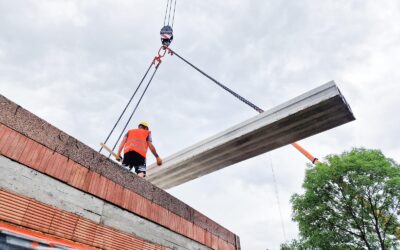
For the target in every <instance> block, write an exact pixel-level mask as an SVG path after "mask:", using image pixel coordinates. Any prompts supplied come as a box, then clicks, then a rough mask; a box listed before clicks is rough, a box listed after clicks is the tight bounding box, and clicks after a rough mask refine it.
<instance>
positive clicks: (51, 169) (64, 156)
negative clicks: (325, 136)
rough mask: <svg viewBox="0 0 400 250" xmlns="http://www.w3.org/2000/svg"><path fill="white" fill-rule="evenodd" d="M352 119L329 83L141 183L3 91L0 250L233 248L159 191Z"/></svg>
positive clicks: (234, 238)
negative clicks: (8, 97)
mask: <svg viewBox="0 0 400 250" xmlns="http://www.w3.org/2000/svg"><path fill="white" fill-rule="evenodd" d="M352 120H354V116H353V114H352V112H351V110H350V108H349V106H348V105H347V103H346V101H345V99H344V97H343V96H342V95H341V93H340V91H339V89H338V88H337V87H336V85H335V83H334V82H330V83H327V84H324V85H322V86H321V87H319V88H316V89H314V90H311V91H309V92H307V93H305V94H303V95H300V96H299V97H297V98H294V99H292V100H290V101H288V102H285V103H283V104H282V105H279V106H277V107H275V108H273V109H271V110H268V111H265V112H263V113H261V114H259V115H257V116H255V117H254V118H252V119H250V120H248V121H245V122H243V123H241V124H238V125H236V126H233V127H232V128H230V129H227V130H226V131H223V132H221V133H220V134H218V135H216V136H213V137H211V138H208V139H206V140H204V141H202V142H199V143H197V144H195V145H193V146H192V147H189V148H187V149H185V150H183V151H181V152H178V153H177V154H174V155H172V156H170V157H167V158H166V159H165V160H164V166H163V167H162V168H156V167H154V166H150V168H149V171H148V178H147V179H142V178H139V177H137V176H136V175H135V174H133V173H131V172H129V171H127V170H126V169H124V168H122V167H121V166H120V165H119V164H118V163H116V162H114V161H112V160H110V159H109V158H107V157H106V156H104V155H102V154H100V153H98V152H97V151H95V150H94V149H92V148H90V147H88V146H86V145H85V144H83V143H82V142H80V141H79V140H77V139H76V138H73V137H72V136H69V135H68V134H66V133H64V132H63V131H61V130H59V129H58V128H56V127H54V126H52V125H51V124H49V123H47V122H46V121H44V120H43V119H41V118H39V117H37V116H35V115H34V114H32V113H30V112H29V111H27V110H25V109H24V108H22V107H20V106H19V105H17V104H15V103H13V102H12V101H11V100H9V99H7V98H6V97H4V96H1V95H0V171H1V174H0V248H1V249H137V250H142V249H143V250H150V249H160V250H161V249H171V250H172V249H191V250H194V249H215V250H238V249H240V241H239V236H238V235H236V234H234V233H233V232H231V231H229V230H228V229H226V228H224V227H223V226H221V225H219V224H217V223H216V222H214V221H213V220H212V219H210V218H208V217H207V216H205V215H203V214H202V213H200V212H199V211H197V210H195V209H194V208H192V207H190V206H188V205H186V204H185V203H183V202H182V201H180V200H178V199H177V198H175V197H173V196H172V195H170V194H168V193H167V192H165V191H164V189H166V188H170V187H173V186H176V185H180V184H183V183H185V182H187V181H190V180H192V179H195V178H198V177H200V176H203V175H206V174H208V173H211V172H213V171H216V170H218V169H221V168H223V167H227V166H230V165H232V164H234V163H237V162H240V161H242V160H245V159H248V158H251V157H254V156H257V155H259V154H262V153H265V152H268V151H270V150H273V149H276V148H278V147H281V146H284V145H287V144H291V143H294V142H296V141H297V140H301V139H303V138H306V137H308V136H312V135H315V134H317V133H320V132H323V131H325V130H328V129H331V128H334V127H336V126H339V125H341V124H344V123H347V122H349V121H352ZM303 153H304V152H303Z"/></svg>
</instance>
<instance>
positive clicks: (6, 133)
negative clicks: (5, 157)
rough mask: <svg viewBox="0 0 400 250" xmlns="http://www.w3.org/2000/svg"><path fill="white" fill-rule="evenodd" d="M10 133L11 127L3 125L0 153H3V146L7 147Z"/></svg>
mask: <svg viewBox="0 0 400 250" xmlns="http://www.w3.org/2000/svg"><path fill="white" fill-rule="evenodd" d="M3 127H4V126H3ZM11 133H12V130H11V129H9V128H7V127H4V131H3V134H2V136H1V137H0V153H1V154H3V148H4V149H7V141H8V137H10V134H11Z"/></svg>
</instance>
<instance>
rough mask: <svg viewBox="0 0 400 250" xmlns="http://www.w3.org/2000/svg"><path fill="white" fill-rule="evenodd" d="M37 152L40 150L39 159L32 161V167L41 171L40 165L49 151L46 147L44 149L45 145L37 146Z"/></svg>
mask: <svg viewBox="0 0 400 250" xmlns="http://www.w3.org/2000/svg"><path fill="white" fill-rule="evenodd" d="M37 150H38V157H36V158H35V159H32V160H31V164H30V167H31V168H33V169H36V170H38V171H40V170H41V165H40V163H41V162H42V160H43V158H44V157H46V151H47V150H48V149H47V148H46V147H44V146H43V145H40V144H39V145H38V146H37Z"/></svg>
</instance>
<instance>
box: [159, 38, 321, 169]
mask: <svg viewBox="0 0 400 250" xmlns="http://www.w3.org/2000/svg"><path fill="white" fill-rule="evenodd" d="M164 48H165V49H166V50H169V52H170V54H171V55H172V54H173V55H176V56H177V57H178V58H179V59H181V60H182V61H184V62H185V63H187V64H188V65H190V66H191V67H192V68H194V69H195V70H197V71H198V72H199V73H201V74H202V75H204V76H205V77H207V78H208V79H210V80H211V81H213V82H214V83H215V84H217V85H218V86H220V87H221V88H223V89H224V90H226V91H228V92H229V93H230V94H232V95H233V96H235V97H236V98H237V99H239V100H240V101H242V102H243V103H245V104H247V105H248V106H250V107H251V108H253V109H254V110H255V111H257V112H258V113H263V112H264V110H263V109H261V108H259V107H258V106H257V105H255V104H254V103H252V102H250V101H249V100H247V99H246V98H244V97H242V96H241V95H239V94H237V93H236V92H235V91H233V90H232V89H230V88H228V87H227V86H225V85H224V84H222V83H220V82H219V81H217V80H215V79H214V78H213V77H211V76H210V75H208V74H207V73H205V72H204V71H202V70H201V69H199V68H198V67H196V66H195V65H193V64H192V63H190V62H189V61H188V60H186V59H185V58H183V57H182V56H180V55H179V54H177V53H176V52H175V51H173V50H172V49H170V48H169V47H166V46H164ZM292 146H293V147H295V148H296V149H297V150H298V151H300V153H302V154H303V155H304V156H305V157H307V158H308V159H309V160H310V161H311V162H312V163H313V164H315V163H318V162H319V161H318V158H316V157H314V156H313V155H312V154H311V153H309V152H308V151H307V150H306V149H304V148H303V147H302V146H300V145H299V144H298V143H297V142H293V143H292Z"/></svg>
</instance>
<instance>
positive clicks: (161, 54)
mask: <svg viewBox="0 0 400 250" xmlns="http://www.w3.org/2000/svg"><path fill="white" fill-rule="evenodd" d="M166 53H167V50H166V49H164V46H161V47H160V49H159V50H158V54H157V55H156V56H155V57H154V59H153V60H152V61H151V64H150V66H149V67H148V69H147V70H146V73H145V74H144V76H143V77H142V79H141V81H140V82H139V84H138V86H137V87H136V89H135V91H134V93H133V94H132V96H131V98H130V99H129V101H128V103H127V104H126V106H125V108H124V109H123V111H122V113H121V114H120V116H119V117H118V119H117V122H116V123H115V124H114V126H113V128H112V129H111V131H110V133H109V134H108V136H107V138H106V140H105V141H104V143H103V144H106V143H107V141H108V140H109V138H110V136H111V134H112V133H113V132H114V130H115V128H116V127H117V125H118V123H119V122H120V121H121V118H122V116H123V115H124V114H125V112H126V110H127V108H128V106H129V105H130V104H131V102H132V100H133V98H134V97H135V95H136V94H137V92H138V90H139V88H140V87H141V85H142V84H143V81H144V80H145V79H146V77H147V75H148V73H149V71H150V69H151V68H152V67H153V66H155V68H154V71H153V74H152V75H151V77H150V79H149V81H148V83H147V85H146V87H145V89H144V91H143V92H142V94H141V96H140V98H139V100H138V101H137V103H136V105H135V108H134V109H133V111H132V113H131V115H130V116H129V119H128V121H127V122H126V123H125V125H124V128H123V129H122V131H121V133H120V135H119V137H118V139H117V141H116V142H115V144H114V146H113V148H112V151H114V149H115V148H116V146H117V144H118V142H119V140H120V139H121V137H122V135H123V134H124V132H125V129H126V128H127V126H128V124H129V122H130V121H131V119H132V117H133V115H134V114H135V112H136V110H137V108H138V107H139V104H140V102H141V101H142V99H143V96H144V94H145V93H146V92H147V89H148V88H149V86H150V83H151V82H152V80H153V78H154V76H155V74H156V73H157V70H158V68H159V66H160V64H161V62H162V58H163V57H164V56H165V54H166ZM102 149H103V146H101V147H100V149H99V153H100V152H101V150H102ZM110 157H111V153H110V154H109V155H108V158H110Z"/></svg>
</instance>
